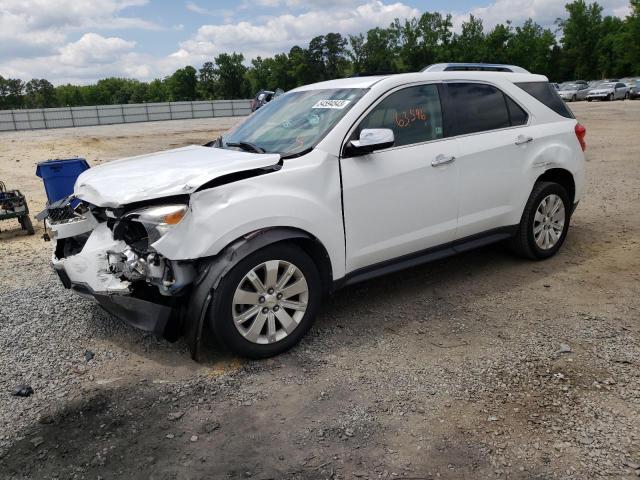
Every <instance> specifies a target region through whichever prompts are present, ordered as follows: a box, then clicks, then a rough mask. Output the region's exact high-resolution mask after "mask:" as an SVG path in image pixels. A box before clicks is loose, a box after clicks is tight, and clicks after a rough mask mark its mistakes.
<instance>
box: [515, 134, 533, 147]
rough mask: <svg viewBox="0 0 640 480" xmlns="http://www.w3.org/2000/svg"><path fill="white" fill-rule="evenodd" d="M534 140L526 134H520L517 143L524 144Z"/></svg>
mask: <svg viewBox="0 0 640 480" xmlns="http://www.w3.org/2000/svg"><path fill="white" fill-rule="evenodd" d="M529 142H533V138H532V137H525V136H524V135H518V138H517V139H516V145H524V144H525V143H529Z"/></svg>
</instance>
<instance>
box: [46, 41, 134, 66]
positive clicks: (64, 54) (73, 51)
mask: <svg viewBox="0 0 640 480" xmlns="http://www.w3.org/2000/svg"><path fill="white" fill-rule="evenodd" d="M135 46H136V42H128V41H126V40H123V39H122V38H118V37H110V38H105V37H103V36H102V35H98V34H97V33H85V34H84V35H83V36H82V38H80V40H78V41H77V42H73V43H68V44H67V45H65V46H64V47H62V48H61V49H60V54H59V55H58V56H57V59H59V60H60V62H61V63H63V64H65V65H70V66H74V67H83V66H85V65H87V64H96V63H108V62H113V61H114V60H117V59H118V58H119V57H120V56H121V55H122V54H124V53H128V52H129V51H130V50H131V49H133V47H135Z"/></svg>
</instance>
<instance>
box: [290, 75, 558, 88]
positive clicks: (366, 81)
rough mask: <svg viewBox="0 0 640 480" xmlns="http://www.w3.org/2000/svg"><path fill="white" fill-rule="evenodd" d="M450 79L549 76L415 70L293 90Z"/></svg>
mask: <svg viewBox="0 0 640 480" xmlns="http://www.w3.org/2000/svg"><path fill="white" fill-rule="evenodd" d="M449 80H467V81H473V80H476V81H487V82H491V83H502V82H505V81H507V82H511V83H516V82H546V81H548V79H547V77H545V76H544V75H535V74H532V73H511V72H486V71H461V72H460V71H445V72H415V73H397V74H392V75H376V76H371V77H350V78H339V79H336V80H327V81H324V82H318V83H312V84H309V85H303V86H301V87H298V88H296V89H294V90H292V91H294V92H296V91H307V90H324V89H336V88H371V87H373V86H374V85H376V86H381V87H389V88H393V87H394V86H396V85H402V84H405V83H413V82H424V81H449Z"/></svg>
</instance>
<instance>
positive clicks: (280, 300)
mask: <svg viewBox="0 0 640 480" xmlns="http://www.w3.org/2000/svg"><path fill="white" fill-rule="evenodd" d="M584 135H585V129H584V127H582V126H581V125H580V124H578V123H577V122H576V120H575V119H574V116H573V115H572V113H571V111H570V110H569V109H568V108H567V107H566V106H565V105H564V103H563V102H562V100H561V99H560V97H559V96H558V94H557V93H556V91H555V89H554V88H553V87H552V86H551V85H550V84H549V83H548V81H547V79H546V78H545V77H543V76H539V75H532V74H529V73H522V72H515V73H514V72H500V71H498V72H481V71H446V70H445V71H436V72H429V71H427V72H420V73H408V74H400V75H389V76H374V77H360V78H348V79H341V80H332V81H328V82H323V83H317V84H314V85H307V86H304V87H300V88H297V89H295V90H293V91H290V92H288V93H286V94H284V95H282V96H281V97H280V98H278V99H277V100H274V101H272V102H270V103H268V104H267V105H265V106H264V107H262V108H261V109H259V110H258V111H257V112H256V113H254V114H253V115H251V116H250V117H248V118H247V119H246V120H245V121H244V122H242V123H241V124H240V125H239V126H237V127H236V128H235V129H233V130H232V131H230V132H228V133H227V134H226V135H224V136H222V137H220V138H219V139H217V140H216V141H214V142H211V143H210V144H207V145H204V146H196V145H193V146H189V147H184V148H179V149H175V150H169V151H164V152H160V153H156V154H150V155H142V156H138V157H132V158H127V159H123V160H119V161H114V162H110V163H108V164H105V165H101V166H99V167H95V168H92V169H89V170H87V171H86V172H84V173H83V174H82V175H81V176H80V177H79V178H78V180H77V182H76V185H75V192H74V196H73V198H70V199H69V201H70V202H72V203H71V204H68V205H66V206H64V205H54V206H52V207H51V208H50V218H49V220H48V223H49V224H50V225H51V227H52V230H53V234H54V237H55V239H56V248H55V252H54V255H53V266H54V268H55V270H56V271H57V272H58V274H59V276H60V278H61V280H62V282H63V283H64V285H65V286H66V287H68V288H71V289H73V290H75V291H76V292H77V293H79V294H82V295H84V296H88V297H91V298H94V299H96V300H97V301H98V302H99V303H100V304H101V305H102V306H103V307H104V308H105V309H106V310H108V311H109V312H111V313H113V314H114V315H116V316H118V317H120V318H122V319H125V320H126V321H128V322H130V323H132V324H133V325H135V326H137V327H139V328H143V329H145V330H149V331H153V332H156V333H158V334H163V335H165V336H166V337H167V338H175V337H176V336H177V335H185V336H186V337H187V340H188V343H189V345H190V347H191V350H192V355H193V356H194V358H197V357H198V352H199V350H200V345H201V339H202V338H203V336H204V335H207V334H212V335H214V336H215V337H217V339H218V340H219V341H220V342H221V343H222V344H224V345H226V347H228V348H229V349H230V350H232V351H233V352H235V353H236V354H239V355H242V356H247V357H252V358H262V357H268V356H271V355H275V354H277V353H280V352H283V351H285V350H287V349H288V348H290V347H292V346H293V345H295V344H296V343H297V342H298V341H299V340H300V339H301V338H302V336H303V335H304V334H305V332H307V331H308V330H309V328H310V326H311V324H312V322H313V319H314V316H315V315H316V312H317V310H318V306H319V304H320V302H321V300H322V298H323V296H324V295H325V294H327V293H329V292H331V291H333V290H335V289H336V288H339V287H341V286H344V285H347V284H352V283H355V282H358V281H362V280H366V279H369V278H372V277H375V276H378V275H382V274H385V273H389V272H393V271H396V270H399V269H402V268H406V267H410V266H413V265H417V264H420V263H424V262H427V261H430V260H434V259H440V258H443V257H446V256H448V255H453V254H455V253H458V252H463V251H465V250H468V249H470V248H474V247H478V246H481V245H486V244H488V243H491V242H497V241H501V240H508V241H509V242H510V243H511V245H512V247H513V248H514V249H515V250H516V251H517V252H518V253H520V254H522V255H524V256H526V257H529V258H532V259H544V258H547V257H550V256H552V255H554V254H555V253H556V252H557V251H558V249H559V248H560V246H561V245H562V243H563V241H564V239H565V237H566V235H567V230H568V228H569V221H570V218H571V214H572V213H573V211H574V209H575V206H576V205H577V203H578V200H579V199H580V195H581V194H582V190H583V185H584V175H585V161H584V155H583V150H584V148H585V144H584ZM63 203H64V202H63ZM71 205H74V208H71ZM61 212H62V213H61ZM65 212H66V213H65ZM54 218H55V220H54Z"/></svg>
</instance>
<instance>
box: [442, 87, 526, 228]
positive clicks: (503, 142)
mask: <svg viewBox="0 0 640 480" xmlns="http://www.w3.org/2000/svg"><path fill="white" fill-rule="evenodd" d="M446 90H447V92H448V95H447V102H448V103H447V108H451V109H452V110H453V111H455V113H456V116H455V119H454V125H453V128H454V130H453V132H452V133H453V134H454V135H456V136H457V137H456V138H457V140H456V141H457V142H458V158H457V160H456V162H455V163H456V164H457V166H458V171H459V175H460V179H459V189H460V202H459V213H458V229H457V233H456V239H463V238H466V237H470V236H473V235H476V234H480V233H483V232H487V231H490V230H492V229H495V228H498V227H503V226H507V225H511V224H513V223H514V218H515V217H516V216H517V215H518V210H519V208H520V204H521V203H522V202H521V198H522V196H523V192H526V191H528V190H529V189H530V186H529V185H528V183H527V182H528V176H527V175H525V174H524V172H525V165H527V160H526V158H527V156H528V155H532V152H533V149H532V148H533V147H532V144H533V141H534V139H533V138H532V136H531V135H529V132H528V131H527V130H528V127H527V126H526V125H527V122H528V117H529V115H528V113H527V112H526V110H525V109H524V108H523V107H522V106H521V105H519V104H518V103H517V102H515V101H514V100H513V99H512V98H511V97H509V96H507V95H505V94H504V93H503V92H502V91H501V90H500V89H498V88H497V87H496V86H494V85H489V84H485V83H481V82H451V83H447V84H446ZM526 195H528V193H526ZM515 223H517V222H515Z"/></svg>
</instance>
